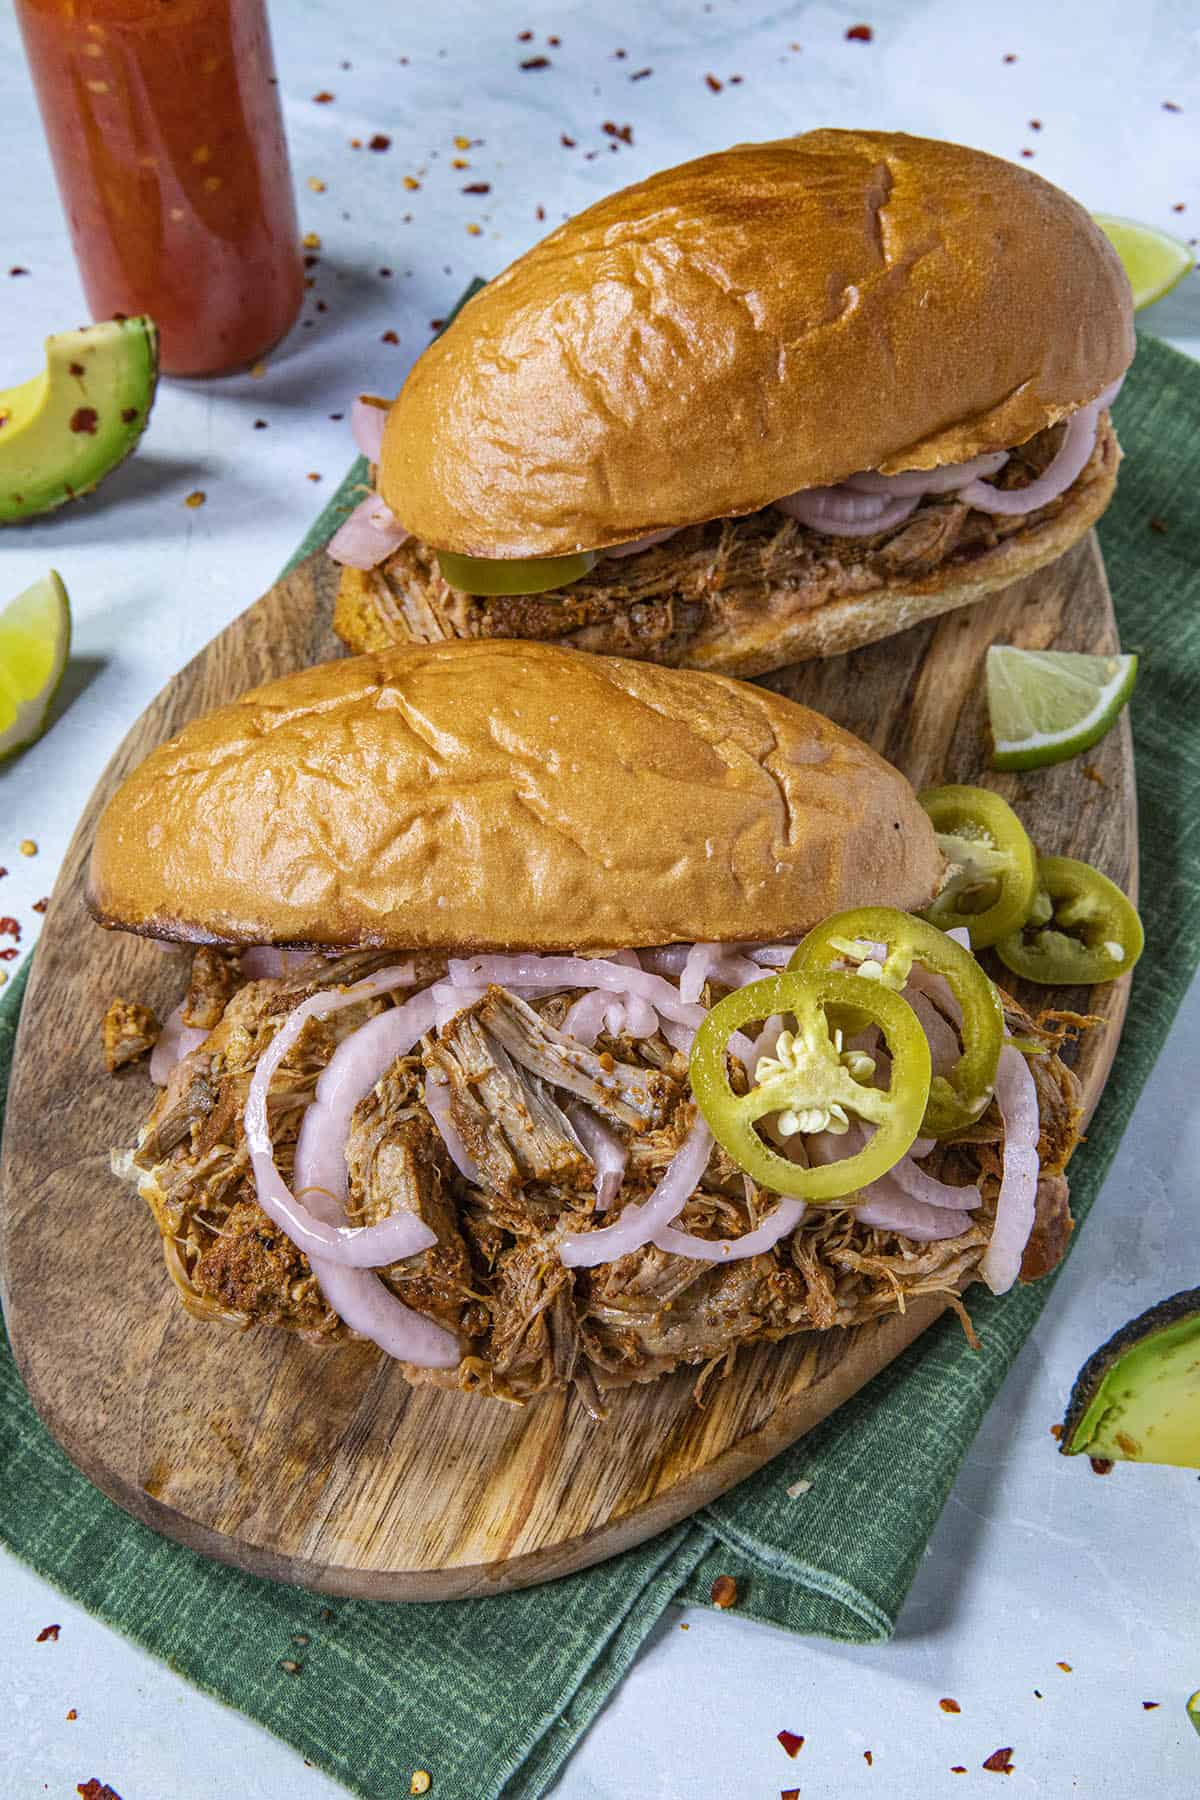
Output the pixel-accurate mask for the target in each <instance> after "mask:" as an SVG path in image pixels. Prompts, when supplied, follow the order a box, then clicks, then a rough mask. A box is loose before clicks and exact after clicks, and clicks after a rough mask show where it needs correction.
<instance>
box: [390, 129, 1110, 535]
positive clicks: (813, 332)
mask: <svg viewBox="0 0 1200 1800" xmlns="http://www.w3.org/2000/svg"><path fill="white" fill-rule="evenodd" d="M1133 350H1134V338H1133V323H1132V300H1131V295H1130V289H1129V283H1128V281H1127V279H1126V277H1125V274H1124V271H1123V269H1122V267H1121V264H1120V261H1119V259H1118V257H1117V255H1116V252H1115V251H1114V250H1113V249H1112V246H1111V245H1110V244H1109V242H1108V240H1107V239H1106V238H1105V237H1104V235H1103V233H1102V232H1101V231H1100V230H1099V228H1098V227H1097V226H1096V225H1095V224H1094V223H1093V221H1092V219H1091V218H1090V217H1089V215H1088V214H1087V213H1086V212H1085V211H1084V209H1083V208H1082V207H1081V206H1080V205H1078V203H1077V202H1076V201H1074V200H1072V199H1071V198H1070V197H1069V196H1068V195H1067V194H1064V193H1063V192H1062V191H1061V189H1059V188H1056V187H1053V186H1051V184H1050V183H1049V182H1047V181H1044V180H1042V179H1041V177H1040V176H1037V175H1035V174H1033V172H1032V171H1031V170H1029V169H1025V168H1019V167H1017V166H1016V165H1015V164H1012V163H1008V162H1002V161H1000V160H999V159H998V158H996V157H993V156H986V155H984V154H983V153H982V152H981V151H977V150H968V149H964V148H962V147H961V146H960V145H957V144H946V143H939V142H934V141H932V140H929V139H926V138H916V137H907V136H904V135H902V134H900V133H893V132H851V131H811V132H807V133H805V134H804V135H803V136H801V137H796V138H787V139H783V140H780V141H779V142H777V143H769V144H747V145H742V146H739V147H738V148H737V149H734V150H728V151H725V152H723V153H722V154H720V155H716V156H705V157H701V158H700V159H699V160H698V161H695V162H690V163H684V164H683V165H682V166H680V167H679V168H675V169H668V170H666V171H664V172H663V173H661V174H658V175H654V176H652V177H651V178H650V179H649V180H648V181H644V182H639V183H638V184H637V185H636V186H634V187H630V188H626V189H625V190H624V191H623V192H621V193H617V194H614V195H612V196H610V198H608V199H606V200H602V201H601V202H600V203H599V204H598V205H596V206H593V207H590V208H589V209H588V210H587V211H586V212H584V213H581V214H580V215H579V217H578V218H575V219H572V220H570V221H568V223H567V224H565V225H563V226H560V227H559V229H558V230H557V231H554V232H552V233H551V234H550V236H549V237H548V238H546V239H544V240H543V242H542V243H540V244H538V245H536V246H535V247H534V248H533V249H532V250H530V251H529V252H528V253H527V254H526V255H525V256H522V257H521V258H519V259H518V261H517V262H515V263H513V265H512V266H511V267H510V268H509V269H507V270H506V271H505V272H504V273H503V274H502V275H499V276H497V277H496V279H495V280H494V281H492V282H490V283H489V284H488V286H487V287H486V288H485V289H484V290H483V291H482V292H481V293H480V294H478V295H477V296H476V297H475V299H473V300H472V301H470V302H469V304H468V305H467V306H465V307H464V308H463V310H462V312H461V313H460V314H459V316H458V318H457V319H456V320H455V321H454V323H453V324H452V325H451V326H450V328H449V329H448V330H447V331H446V332H445V333H444V334H443V336H442V337H440V338H439V339H437V341H436V342H434V343H433V344H431V345H430V346H429V348H428V349H427V350H426V351H425V353H424V355H423V356H421V357H420V359H419V360H418V362H417V363H416V365H415V367H414V368H413V370H412V373H411V374H410V375H409V378H408V381H407V382H406V383H405V386H404V389H403V391H402V392H401V394H400V396H399V398H398V399H397V400H396V402H395V404H394V405H393V407H392V410H391V412H390V414H389V416H388V422H387V427H386V430H385V435H384V443H383V452H382V463H381V467H380V472H379V482H378V485H379V490H380V492H381V493H382V495H383V497H384V499H385V500H386V501H387V503H388V505H389V506H390V507H391V508H392V509H393V511H394V512H395V513H396V514H397V515H398V517H399V518H401V519H402V520H403V521H404V523H405V525H407V526H408V528H409V530H410V531H413V532H415V533H416V535H417V536H418V537H420V538H422V539H424V541H425V542H426V543H429V544H432V545H434V546H436V547H438V548H440V549H446V550H456V551H460V552H466V553H468V554H474V555H481V556H494V557H508V556H550V555H557V554H561V553H563V552H566V551H571V550H576V549H590V548H598V547H600V546H602V545H605V544H614V543H621V542H625V541H628V540H629V539H631V538H635V537H638V536H641V535H642V534H644V533H646V532H648V531H652V530H655V529H658V528H659V527H666V526H676V525H684V524H690V523H694V522H696V521H698V520H702V519H712V518H720V517H726V516H730V515H735V514H740V513H745V512H753V511H756V510H758V509H759V508H760V507H762V506H765V505H766V504H768V503H769V502H770V501H772V500H776V499H778V498H779V497H780V496H781V495H784V494H788V493H791V492H793V491H794V490H795V489H797V488H805V487H815V486H819V485H822V484H824V483H828V482H835V481H840V480H842V479H843V478H844V477H845V476H846V475H849V474H852V473H853V472H854V471H855V470H857V469H867V468H881V469H883V470H885V471H886V472H889V473H890V472H893V471H894V470H897V469H901V468H909V467H915V468H931V467H934V466H936V465H937V464H940V463H946V462H961V461H964V460H965V459H967V458H968V457H971V456H974V455H976V454H978V453H979V452H982V451H984V450H987V449H1007V448H1009V447H1011V446H1012V445H1014V444H1019V443H1022V442H1024V441H1025V440H1026V439H1027V438H1030V437H1032V436H1033V435H1034V433H1035V432H1038V431H1041V430H1042V429H1044V428H1045V427H1046V426H1047V425H1051V424H1054V423H1055V422H1056V421H1057V420H1059V419H1060V418H1062V417H1064V416H1065V415H1066V414H1067V413H1069V412H1071V411H1073V410H1074V409H1075V408H1077V407H1079V406H1081V405H1083V404H1085V403H1086V402H1087V401H1090V400H1092V399H1094V398H1095V396H1096V395H1097V394H1099V393H1101V392H1102V391H1103V390H1104V388H1106V387H1107V386H1108V385H1109V384H1110V383H1111V382H1113V381H1115V380H1116V378H1117V377H1118V376H1119V375H1120V374H1121V373H1122V372H1123V371H1124V369H1125V368H1126V367H1127V366H1128V364H1129V362H1130V361H1131V360H1132V357H1133Z"/></svg>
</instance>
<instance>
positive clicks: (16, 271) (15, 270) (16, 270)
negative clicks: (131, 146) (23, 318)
mask: <svg viewBox="0 0 1200 1800" xmlns="http://www.w3.org/2000/svg"><path fill="white" fill-rule="evenodd" d="M1175 110H1176V112H1178V111H1179V108H1178V107H1176V108H1175ZM8 272H9V274H10V275H28V273H29V270H28V269H23V268H22V267H21V265H20V263H14V264H13V266H12V268H11V269H10V270H9V271H8Z"/></svg>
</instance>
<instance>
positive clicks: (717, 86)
mask: <svg viewBox="0 0 1200 1800" xmlns="http://www.w3.org/2000/svg"><path fill="white" fill-rule="evenodd" d="M704 79H705V81H706V82H707V83H708V85H709V87H710V88H711V89H712V91H713V93H714V94H719V93H720V91H721V89H722V88H723V87H724V86H725V83H724V82H723V81H718V80H717V78H716V76H715V75H706V76H705V77H704Z"/></svg>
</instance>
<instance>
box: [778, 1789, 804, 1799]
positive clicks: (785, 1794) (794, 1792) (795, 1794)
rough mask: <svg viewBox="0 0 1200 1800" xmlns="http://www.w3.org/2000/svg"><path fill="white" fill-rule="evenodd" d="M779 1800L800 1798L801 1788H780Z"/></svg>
mask: <svg viewBox="0 0 1200 1800" xmlns="http://www.w3.org/2000/svg"><path fill="white" fill-rule="evenodd" d="M779 1800H800V1789H799V1788H780V1790H779Z"/></svg>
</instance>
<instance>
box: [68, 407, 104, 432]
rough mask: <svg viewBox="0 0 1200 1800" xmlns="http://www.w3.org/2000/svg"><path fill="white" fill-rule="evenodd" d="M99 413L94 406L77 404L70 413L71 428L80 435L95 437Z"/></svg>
mask: <svg viewBox="0 0 1200 1800" xmlns="http://www.w3.org/2000/svg"><path fill="white" fill-rule="evenodd" d="M99 423H100V415H99V413H98V412H97V411H96V409H95V407H94V406H77V407H76V408H75V411H74V412H73V413H72V414H71V430H72V431H74V432H76V433H78V434H79V435H80V436H82V437H95V435H96V427H97V425H98V424H99Z"/></svg>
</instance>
